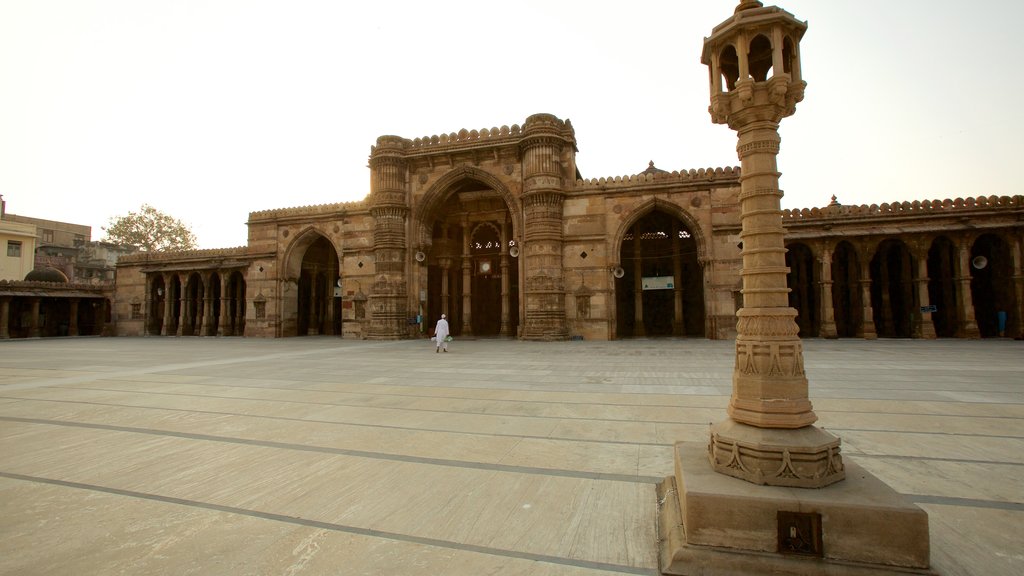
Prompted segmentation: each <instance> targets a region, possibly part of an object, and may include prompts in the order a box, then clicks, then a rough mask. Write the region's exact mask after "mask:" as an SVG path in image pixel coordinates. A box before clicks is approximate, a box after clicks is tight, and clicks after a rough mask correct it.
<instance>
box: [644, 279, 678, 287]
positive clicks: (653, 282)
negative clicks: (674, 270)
mask: <svg viewBox="0 0 1024 576" xmlns="http://www.w3.org/2000/svg"><path fill="white" fill-rule="evenodd" d="M641 280H642V283H643V287H644V290H672V289H673V288H675V287H676V286H675V278H674V277H672V276H644V277H643V278H642V279H641Z"/></svg>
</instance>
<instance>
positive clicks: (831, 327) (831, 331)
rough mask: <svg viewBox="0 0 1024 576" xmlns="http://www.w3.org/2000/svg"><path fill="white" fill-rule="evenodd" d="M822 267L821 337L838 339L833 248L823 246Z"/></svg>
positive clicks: (819, 260) (820, 259)
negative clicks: (833, 285)
mask: <svg viewBox="0 0 1024 576" xmlns="http://www.w3.org/2000/svg"><path fill="white" fill-rule="evenodd" d="M818 266H820V267H821V276H820V277H821V337H822V338H838V337H839V335H838V334H837V332H836V311H835V304H834V303H833V302H832V247H831V246H828V245H826V246H822V248H821V256H819V257H818Z"/></svg>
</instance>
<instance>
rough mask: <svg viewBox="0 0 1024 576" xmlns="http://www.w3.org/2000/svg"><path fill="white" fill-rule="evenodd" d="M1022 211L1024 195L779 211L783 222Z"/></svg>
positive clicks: (834, 205)
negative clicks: (983, 211) (999, 210)
mask: <svg viewBox="0 0 1024 576" xmlns="http://www.w3.org/2000/svg"><path fill="white" fill-rule="evenodd" d="M1015 208H1016V209H1024V196H1022V195H1017V196H978V197H976V198H971V197H968V198H957V199H955V200H951V199H949V198H947V199H945V200H924V201H921V200H914V201H913V202H892V203H888V202H886V203H882V204H871V205H868V204H861V205H859V206H855V205H843V204H832V205H829V206H825V207H824V208H791V209H786V210H783V211H782V218H783V220H790V221H794V220H814V219H827V218H843V219H850V218H877V217H880V216H881V217H885V216H911V215H912V216H920V215H923V214H929V213H932V214H937V215H947V214H949V213H952V212H967V211H971V210H978V209H985V210H992V209H1007V210H1012V209H1015Z"/></svg>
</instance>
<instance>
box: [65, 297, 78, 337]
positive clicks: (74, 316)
mask: <svg viewBox="0 0 1024 576" xmlns="http://www.w3.org/2000/svg"><path fill="white" fill-rule="evenodd" d="M79 302H80V300H79V299H78V298H72V299H71V300H70V301H69V302H68V316H69V318H68V336H78V303H79Z"/></svg>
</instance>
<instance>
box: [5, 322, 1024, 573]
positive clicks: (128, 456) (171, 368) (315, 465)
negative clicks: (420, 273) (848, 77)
mask: <svg viewBox="0 0 1024 576" xmlns="http://www.w3.org/2000/svg"><path fill="white" fill-rule="evenodd" d="M804 347H805V352H804V356H805V364H806V370H807V373H808V377H809V379H810V394H811V399H812V400H813V402H814V408H815V411H816V413H817V414H818V415H819V417H820V420H819V422H818V425H819V426H821V427H824V428H826V429H828V430H829V431H831V432H833V433H835V434H837V435H839V436H841V437H842V441H843V456H844V459H846V458H849V459H850V460H851V461H853V462H856V463H857V464H858V465H860V466H861V467H862V468H863V469H865V470H867V471H869V472H870V473H872V474H873V475H875V476H877V477H878V478H879V479H881V480H883V481H884V482H885V483H886V484H887V485H889V486H891V487H892V488H893V489H895V490H896V492H898V493H899V494H901V495H902V496H904V497H906V498H907V499H909V500H910V501H911V502H913V503H914V504H916V505H917V506H920V507H921V508H922V509H924V510H925V511H926V512H927V513H928V520H929V527H930V533H931V562H932V568H933V570H935V571H936V572H938V573H939V574H942V575H943V576H956V575H969V574H985V575H986V576H1011V575H1012V576H1016V575H1018V574H1022V573H1024V553H1022V551H1021V550H1022V549H1021V542H1024V376H1022V374H1024V371H1022V369H1021V366H1022V364H1021V358H1024V342H1015V341H1007V340H991V341H990V340H986V341H961V340H955V341H947V340H939V341H903V340H878V341H871V342H865V341H859V340H832V341H824V340H805V341H804ZM733 362H734V347H733V343H732V342H731V341H718V342H715V341H708V340H696V339H695V340H630V341H621V342H556V343H535V342H515V341H504V340H476V341H473V340H461V339H456V340H455V342H453V343H452V345H451V352H450V353H449V354H435V353H434V347H433V345H432V343H431V342H430V341H428V340H421V341H402V342H366V341H347V340H339V339H336V338H331V337H311V338H291V339H283V340H261V339H242V338H190V337H184V338H173V337H172V338H161V337H150V338H63V339H49V340H7V341H0V575H3V576H8V575H18V576H26V575H28V576H34V575H47V576H52V575H58V576H59V575H75V576H83V575H108V574H132V575H140V574H143V575H145V574H204V575H208V574H229V575H247V574H251V575H263V574H289V575H295V576H308V575H314V574H324V575H327V574H331V575H334V574H340V573H344V574H356V575H359V574H367V575H378V574H390V575H405V574H408V575H410V576H412V575H416V576H421V575H423V574H443V575H446V576H448V575H455V576H458V575H467V576H468V575H472V576H478V575H481V574H492V575H571V576H599V575H608V574H645V575H653V574H656V573H657V570H658V558H657V551H658V528H657V523H658V520H657V516H658V515H657V505H658V502H657V501H658V496H657V494H656V486H657V485H658V484H659V483H660V482H661V481H662V480H663V479H664V478H665V477H666V476H670V475H673V470H674V466H675V464H674V445H675V443H676V442H678V441H685V442H695V443H698V444H703V443H705V442H706V441H707V436H708V425H709V423H710V422H716V421H720V420H721V419H722V418H723V416H724V414H725V406H726V404H727V402H728V396H729V393H730V390H731V382H732V367H733ZM723 479H724V478H723Z"/></svg>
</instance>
